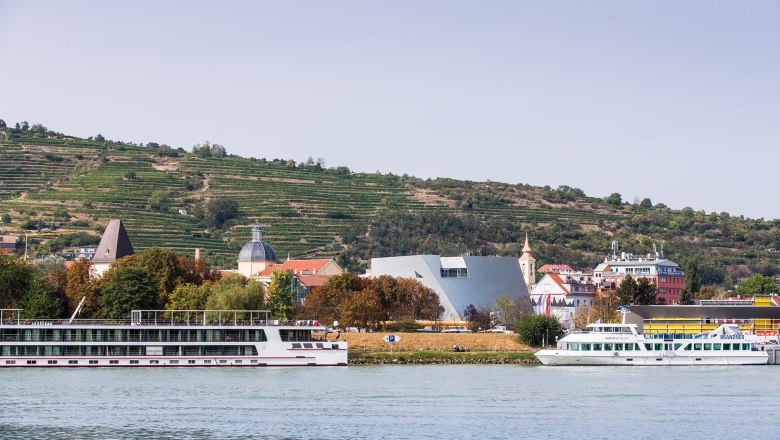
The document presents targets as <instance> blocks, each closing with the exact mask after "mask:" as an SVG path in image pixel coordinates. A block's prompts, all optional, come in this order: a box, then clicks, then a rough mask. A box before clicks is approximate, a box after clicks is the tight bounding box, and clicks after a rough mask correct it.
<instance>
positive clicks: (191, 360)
mask: <svg viewBox="0 0 780 440" xmlns="http://www.w3.org/2000/svg"><path fill="white" fill-rule="evenodd" d="M187 363H188V364H194V363H195V359H190V360H188V361H187Z"/></svg>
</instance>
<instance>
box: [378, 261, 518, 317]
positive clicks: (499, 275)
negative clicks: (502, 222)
mask: <svg viewBox="0 0 780 440" xmlns="http://www.w3.org/2000/svg"><path fill="white" fill-rule="evenodd" d="M382 275H390V276H394V277H400V278H412V279H415V280H417V281H419V282H420V283H422V284H423V285H425V286H426V287H429V288H431V289H433V290H434V291H435V292H436V293H437V294H438V295H439V301H440V302H441V305H442V306H443V307H444V313H443V314H442V320H444V321H463V312H464V310H465V309H466V307H468V305H469V304H473V305H474V306H477V307H479V306H483V305H484V306H488V307H491V308H493V307H494V305H495V301H496V299H498V298H500V297H502V296H508V297H509V298H511V299H512V300H516V299H518V298H526V299H528V289H527V288H526V280H525V278H524V277H523V273H522V271H521V270H520V263H519V261H518V259H517V258H515V257H475V256H462V257H442V256H439V255H411V256H403V257H387V258H372V259H371V276H373V277H379V276H382Z"/></svg>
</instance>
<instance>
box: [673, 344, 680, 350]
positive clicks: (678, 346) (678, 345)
mask: <svg viewBox="0 0 780 440" xmlns="http://www.w3.org/2000/svg"><path fill="white" fill-rule="evenodd" d="M680 347H682V344H674V349H675V350H677V349H679V348H680Z"/></svg>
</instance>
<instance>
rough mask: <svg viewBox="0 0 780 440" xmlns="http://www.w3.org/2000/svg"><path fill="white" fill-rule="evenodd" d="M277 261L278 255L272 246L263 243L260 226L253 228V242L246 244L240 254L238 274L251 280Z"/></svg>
mask: <svg viewBox="0 0 780 440" xmlns="http://www.w3.org/2000/svg"><path fill="white" fill-rule="evenodd" d="M274 261H276V254H275V253H274V250H273V249H272V248H271V246H270V245H269V244H268V243H266V242H265V241H263V232H262V230H261V229H260V225H255V226H254V227H253V228H252V241H250V242H249V243H247V244H245V245H244V247H243V248H241V252H239V254H238V273H240V274H241V275H243V276H245V277H247V278H250V277H253V276H255V275H257V274H258V273H260V272H262V271H263V270H264V269H265V268H266V267H268V266H269V265H271V264H273V262H274Z"/></svg>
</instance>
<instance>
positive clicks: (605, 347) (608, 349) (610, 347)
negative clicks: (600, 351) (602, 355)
mask: <svg viewBox="0 0 780 440" xmlns="http://www.w3.org/2000/svg"><path fill="white" fill-rule="evenodd" d="M614 349H615V346H614V344H604V350H606V351H612V350H614Z"/></svg>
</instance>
